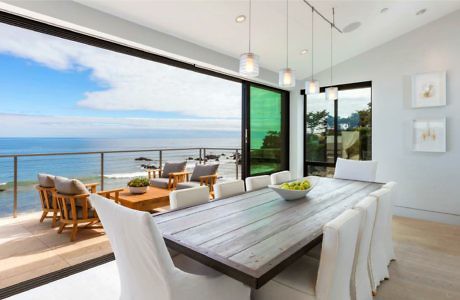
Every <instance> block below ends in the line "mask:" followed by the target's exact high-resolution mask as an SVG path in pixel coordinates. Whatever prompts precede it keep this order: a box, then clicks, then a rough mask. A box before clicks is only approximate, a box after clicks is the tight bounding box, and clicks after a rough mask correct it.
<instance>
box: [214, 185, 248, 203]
mask: <svg viewBox="0 0 460 300" xmlns="http://www.w3.org/2000/svg"><path fill="white" fill-rule="evenodd" d="M244 192H245V189H244V181H243V180H234V181H227V182H221V183H216V184H215V185H214V194H215V199H216V200H217V199H222V198H226V197H231V196H235V195H239V194H243V193H244Z"/></svg>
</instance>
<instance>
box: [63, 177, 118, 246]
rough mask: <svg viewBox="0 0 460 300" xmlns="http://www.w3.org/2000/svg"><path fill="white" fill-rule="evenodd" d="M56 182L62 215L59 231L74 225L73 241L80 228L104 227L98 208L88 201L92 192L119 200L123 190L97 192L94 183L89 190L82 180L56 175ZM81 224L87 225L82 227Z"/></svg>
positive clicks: (71, 235)
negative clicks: (101, 223)
mask: <svg viewBox="0 0 460 300" xmlns="http://www.w3.org/2000/svg"><path fill="white" fill-rule="evenodd" d="M54 182H55V186H56V193H55V196H56V202H57V204H58V208H59V212H60V215H61V216H60V220H59V222H60V224H59V230H58V233H62V231H63V230H64V228H65V227H66V226H67V225H72V232H71V234H70V241H71V242H73V241H75V239H76V237H77V232H78V229H83V228H84V229H95V228H102V226H101V225H100V224H99V223H100V220H99V217H98V215H97V212H96V210H95V209H94V208H93V207H92V206H91V203H90V202H89V201H88V197H89V196H90V194H95V193H97V194H98V195H102V196H104V197H106V198H111V199H114V201H115V202H118V196H119V193H120V192H121V191H123V189H114V190H107V191H100V192H96V186H95V185H92V186H91V191H89V190H88V189H87V188H86V186H85V184H83V183H82V182H81V181H79V180H77V179H68V178H65V177H60V176H56V177H55V180H54ZM81 224H85V225H84V226H81V227H80V226H79V225H81Z"/></svg>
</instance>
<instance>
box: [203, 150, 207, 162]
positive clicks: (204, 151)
mask: <svg viewBox="0 0 460 300" xmlns="http://www.w3.org/2000/svg"><path fill="white" fill-rule="evenodd" d="M203 157H204V161H203V164H204V165H205V164H206V160H207V159H206V148H203Z"/></svg>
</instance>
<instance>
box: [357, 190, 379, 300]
mask: <svg viewBox="0 0 460 300" xmlns="http://www.w3.org/2000/svg"><path fill="white" fill-rule="evenodd" d="M354 209H355V210H358V211H360V212H361V225H360V228H359V233H358V243H357V245H356V253H355V261H354V266H353V273H352V276H351V298H352V299H353V300H371V299H372V288H371V283H370V277H369V270H368V267H367V262H368V259H369V249H370V246H371V239H372V231H373V230H374V222H375V214H376V212H377V200H376V199H375V198H374V197H366V198H364V199H363V200H361V201H360V202H359V203H358V204H356V205H355V207H354Z"/></svg>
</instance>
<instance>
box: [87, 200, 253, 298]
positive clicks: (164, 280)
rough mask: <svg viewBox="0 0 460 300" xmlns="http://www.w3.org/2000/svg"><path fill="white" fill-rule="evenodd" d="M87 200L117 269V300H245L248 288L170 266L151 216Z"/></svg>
mask: <svg viewBox="0 0 460 300" xmlns="http://www.w3.org/2000/svg"><path fill="white" fill-rule="evenodd" d="M90 199H91V201H92V202H93V205H94V207H95V208H96V209H97V212H98V214H99V216H100V218H101V221H102V224H103V225H104V229H105V231H106V233H107V235H108V237H109V240H110V244H111V246H112V249H113V252H114V253H115V259H116V262H117V266H118V271H119V276H120V290H121V295H120V299H124V300H125V299H126V300H131V299H132V300H134V299H135V300H144V299H149V300H150V299H162V300H178V299H181V300H182V299H184V300H190V299H204V300H208V299H209V300H214V299H223V300H226V299H228V300H230V299H248V300H249V296H250V288H249V287H246V286H244V285H243V284H242V283H240V282H238V281H236V280H234V279H232V278H229V277H227V276H225V275H220V274H218V273H217V272H214V273H213V275H212V276H201V275H195V274H190V273H186V272H184V271H182V270H180V269H178V268H176V267H175V266H174V264H173V260H172V259H171V257H170V256H169V253H168V250H167V248H166V245H165V242H164V240H163V237H162V235H161V233H160V231H159V230H158V228H157V225H156V224H155V222H154V220H153V218H152V216H151V215H150V214H149V213H147V212H140V211H136V210H132V209H129V208H126V207H123V206H121V205H117V204H115V203H114V202H113V201H111V200H108V199H106V198H104V197H101V196H98V195H91V196H90Z"/></svg>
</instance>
